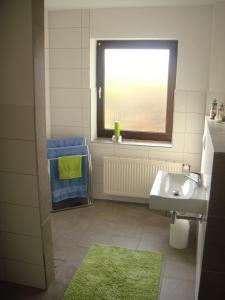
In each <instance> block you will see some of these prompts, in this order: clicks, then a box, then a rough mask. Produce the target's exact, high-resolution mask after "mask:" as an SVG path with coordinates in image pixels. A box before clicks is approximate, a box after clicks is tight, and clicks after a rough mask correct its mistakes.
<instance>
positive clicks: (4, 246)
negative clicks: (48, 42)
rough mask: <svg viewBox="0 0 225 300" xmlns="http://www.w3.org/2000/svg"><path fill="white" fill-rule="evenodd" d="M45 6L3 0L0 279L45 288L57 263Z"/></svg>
mask: <svg viewBox="0 0 225 300" xmlns="http://www.w3.org/2000/svg"><path fill="white" fill-rule="evenodd" d="M41 12H43V13H44V3H43V1H42V0H39V1H38V0H35V1H32V0H21V1H17V0H14V1H13V0H12V1H7V0H3V1H1V3H0V30H1V48H0V60H1V62H0V65H1V68H0V78H1V80H0V245H1V246H0V248H1V249H0V280H6V281H11V282H16V283H19V284H23V285H30V286H34V287H38V288H43V289H44V288H46V287H47V285H48V282H49V280H50V279H51V276H52V274H53V272H54V266H53V258H52V249H51V230H50V221H49V207H48V203H49V201H48V200H49V186H48V184H47V177H48V174H47V159H46V135H45V98H44V81H43V79H44V76H43V75H44V53H43V47H44V40H42V36H43V33H44V28H42V27H41V25H40V24H43V23H44V16H43V15H42V13H41ZM42 22H43V23H42ZM37 36H38V37H37ZM37 54H38V55H37ZM47 241H48V244H47Z"/></svg>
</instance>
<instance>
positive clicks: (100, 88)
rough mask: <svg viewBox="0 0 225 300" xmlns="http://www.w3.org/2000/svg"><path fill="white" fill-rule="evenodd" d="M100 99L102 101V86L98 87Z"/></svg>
mask: <svg viewBox="0 0 225 300" xmlns="http://www.w3.org/2000/svg"><path fill="white" fill-rule="evenodd" d="M98 99H99V100H101V99H102V87H101V86H99V87H98Z"/></svg>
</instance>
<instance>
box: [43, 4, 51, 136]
mask: <svg viewBox="0 0 225 300" xmlns="http://www.w3.org/2000/svg"><path fill="white" fill-rule="evenodd" d="M44 33H45V113H46V114H45V118H46V136H47V138H50V137H51V108H50V85H49V80H50V74H49V35H48V11H47V10H45V15H44Z"/></svg>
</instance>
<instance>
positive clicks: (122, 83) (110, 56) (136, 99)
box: [104, 49, 169, 133]
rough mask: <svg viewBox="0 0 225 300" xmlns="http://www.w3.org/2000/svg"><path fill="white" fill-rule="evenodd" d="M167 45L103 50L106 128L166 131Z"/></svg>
mask: <svg viewBox="0 0 225 300" xmlns="http://www.w3.org/2000/svg"><path fill="white" fill-rule="evenodd" d="M168 70H169V50H168V49H106V50H105V120H104V121H105V128H106V129H113V128H114V125H113V124H114V121H115V120H120V122H121V130H127V131H147V132H160V133H164V132H165V131H166V128H165V126H166V109H167V84H168Z"/></svg>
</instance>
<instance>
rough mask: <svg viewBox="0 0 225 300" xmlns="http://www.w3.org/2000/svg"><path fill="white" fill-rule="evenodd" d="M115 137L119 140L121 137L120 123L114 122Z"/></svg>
mask: <svg viewBox="0 0 225 300" xmlns="http://www.w3.org/2000/svg"><path fill="white" fill-rule="evenodd" d="M114 135H115V136H116V137H117V138H118V137H119V136H120V121H115V122H114Z"/></svg>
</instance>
